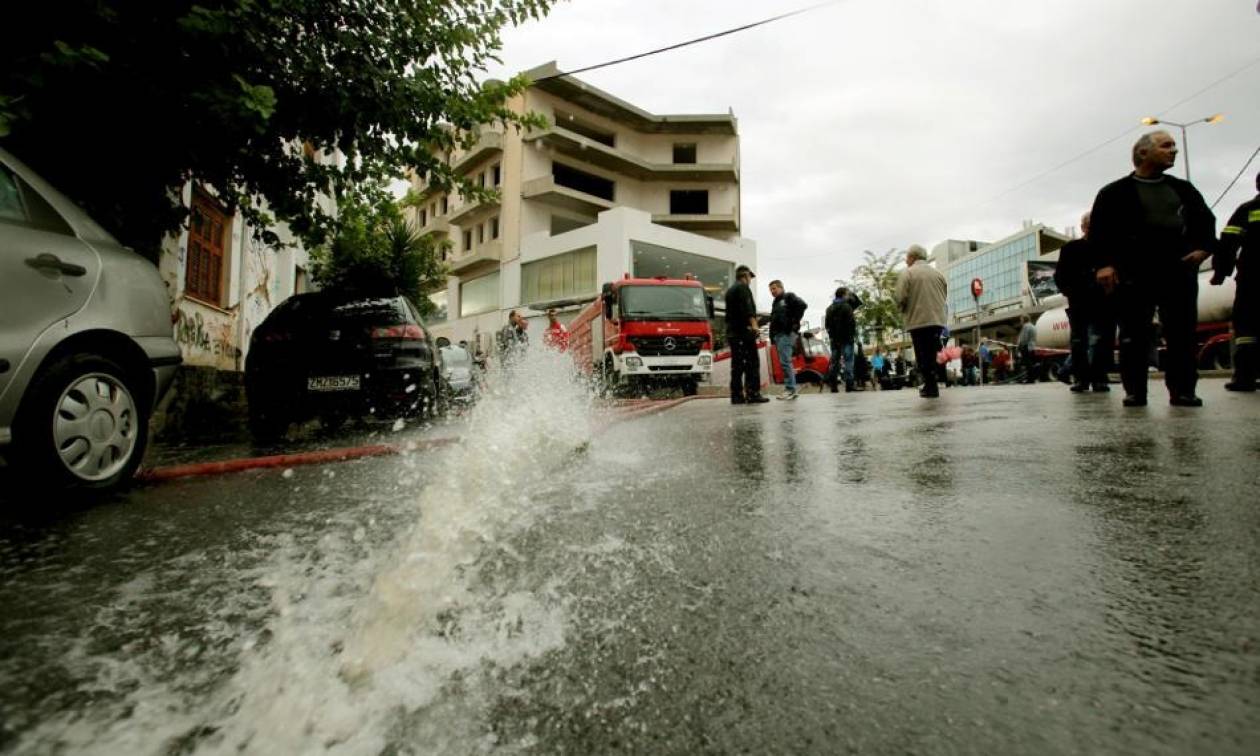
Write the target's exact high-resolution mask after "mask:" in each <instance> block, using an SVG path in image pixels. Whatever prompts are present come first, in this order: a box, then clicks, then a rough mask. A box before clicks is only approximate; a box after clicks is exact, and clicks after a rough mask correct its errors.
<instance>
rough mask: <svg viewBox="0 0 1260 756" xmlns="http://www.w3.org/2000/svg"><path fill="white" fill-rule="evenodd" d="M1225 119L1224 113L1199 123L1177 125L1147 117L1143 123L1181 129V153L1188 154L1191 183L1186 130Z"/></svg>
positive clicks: (1188, 162)
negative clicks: (1200, 124)
mask: <svg viewBox="0 0 1260 756" xmlns="http://www.w3.org/2000/svg"><path fill="white" fill-rule="evenodd" d="M1224 118H1225V114H1224V113H1217V114H1216V115H1210V116H1208V117H1207V118H1200V119H1198V120H1197V121H1191V122H1190V123H1177V122H1176V121H1161V120H1160V119H1158V118H1156V117H1154V116H1147V117H1145V118H1143V119H1142V123H1144V124H1146V125H1147V126H1156V125H1158V124H1161V123H1162V124H1164V125H1166V126H1176V127H1177V128H1179V129H1181V151H1182V152H1184V153H1186V181H1189V180H1190V142H1189V140H1187V139H1186V129H1187V128H1189V127H1191V126H1194V125H1195V124H1199V123H1219V122H1220V121H1221V120H1222V119H1224Z"/></svg>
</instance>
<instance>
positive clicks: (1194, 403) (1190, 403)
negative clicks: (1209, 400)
mask: <svg viewBox="0 0 1260 756" xmlns="http://www.w3.org/2000/svg"><path fill="white" fill-rule="evenodd" d="M1168 403H1169V404H1171V405H1172V406H1174V407H1202V406H1203V400H1202V399H1200V398H1199V397H1197V396H1195V395H1194V394H1183V395H1180V396H1171V397H1169V398H1168Z"/></svg>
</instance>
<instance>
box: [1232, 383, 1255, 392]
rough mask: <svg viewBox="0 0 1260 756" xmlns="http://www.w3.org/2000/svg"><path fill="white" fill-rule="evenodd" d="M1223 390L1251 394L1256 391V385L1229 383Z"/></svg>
mask: <svg viewBox="0 0 1260 756" xmlns="http://www.w3.org/2000/svg"><path fill="white" fill-rule="evenodd" d="M1225 390H1226V391H1245V392H1247V393H1252V392H1254V391H1255V390H1256V384H1254V383H1239V382H1238V381H1230V382H1229V383H1226V384H1225Z"/></svg>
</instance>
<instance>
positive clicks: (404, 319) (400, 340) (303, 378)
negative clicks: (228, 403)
mask: <svg viewBox="0 0 1260 756" xmlns="http://www.w3.org/2000/svg"><path fill="white" fill-rule="evenodd" d="M442 386H443V381H442V357H441V351H440V350H439V349H437V348H436V347H435V345H434V342H433V337H432V336H431V335H430V333H429V331H428V329H426V328H425V327H424V322H423V321H422V320H421V319H420V315H419V314H418V313H417V312H416V308H415V307H414V306H413V305H412V304H411V303H410V302H409V301H407V299H406V298H405V297H355V296H346V295H337V294H331V293H326V292H316V293H312V294H297V295H295V296H292V297H290V298H288V299H286V300H285V301H284V302H283V303H281V304H280V306H279V307H277V308H276V309H275V310H273V311H272V313H271V314H270V315H268V316H267V319H266V320H264V321H263V322H262V324H261V325H259V326H258V328H257V329H256V330H255V331H254V333H253V336H252V337H251V338H250V342H249V355H248V356H247V358H246V361H245V391H246V394H247V396H248V398H249V419H250V430H251V431H252V432H253V434H254V437H255V438H256V439H258V440H274V439H276V438H278V437H279V436H281V435H283V434H284V432H285V431H286V430H287V429H288V427H289V424H290V423H292V422H295V421H300V420H306V419H308V418H311V417H316V416H318V417H319V418H320V422H321V423H322V424H323V425H324V426H325V427H329V428H333V429H335V428H337V427H339V426H340V425H341V424H342V423H344V422H345V420H346V419H347V418H348V417H352V416H356V417H362V416H367V415H371V416H373V417H380V418H387V417H399V416H420V417H423V416H425V415H426V414H430V415H431V414H434V413H435V412H436V411H437V408H438V406H439V404H440V403H441V401H442V399H443V398H444V397H443V389H442Z"/></svg>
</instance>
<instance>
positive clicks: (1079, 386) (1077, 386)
mask: <svg viewBox="0 0 1260 756" xmlns="http://www.w3.org/2000/svg"><path fill="white" fill-rule="evenodd" d="M1068 391H1071V392H1072V393H1073V394H1084V393H1085V392H1086V391H1089V384H1088V383H1073V384H1072V386H1071V387H1070V388H1068Z"/></svg>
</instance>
